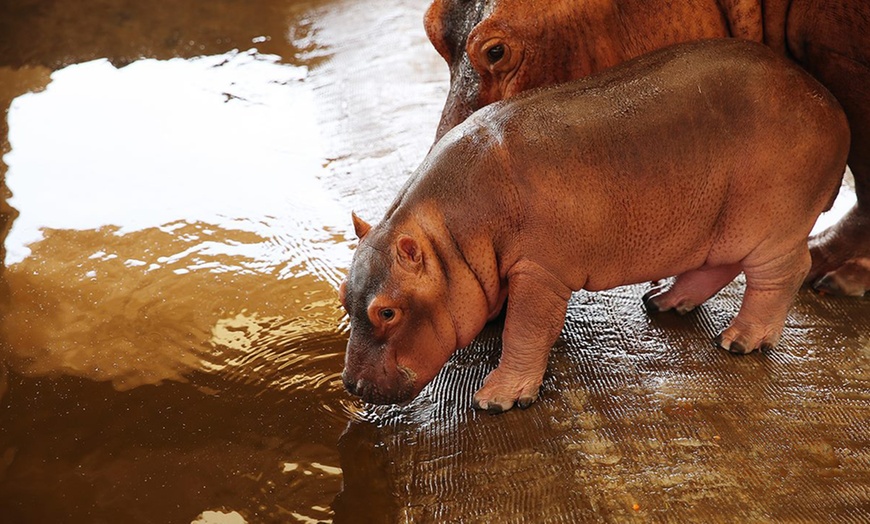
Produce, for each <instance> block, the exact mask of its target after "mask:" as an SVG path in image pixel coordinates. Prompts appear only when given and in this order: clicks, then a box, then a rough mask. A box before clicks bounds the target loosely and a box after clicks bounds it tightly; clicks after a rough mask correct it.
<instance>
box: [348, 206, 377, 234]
mask: <svg viewBox="0 0 870 524" xmlns="http://www.w3.org/2000/svg"><path fill="white" fill-rule="evenodd" d="M350 216H351V218H352V219H353V230H354V232H355V233H356V237H357V238H358V239H360V240H362V239H363V237H364V236H366V234H367V233H368V232H369V229H371V228H372V226H371V224H369V223H368V222H366V221H365V220H363V219H361V218H360V217H358V216H356V213H354V212H353V211H351V212H350Z"/></svg>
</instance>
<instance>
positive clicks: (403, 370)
mask: <svg viewBox="0 0 870 524" xmlns="http://www.w3.org/2000/svg"><path fill="white" fill-rule="evenodd" d="M397 371H398V373H397V374H395V375H394V376H393V377H389V376H382V377H379V379H375V380H369V379H366V378H355V377H352V376H351V375H350V374H348V372H347V368H345V370H344V372H343V373H342V374H341V380H342V382H343V383H344V387H345V389H347V391H348V392H349V393H350V394H351V395H355V396H357V397H360V398H361V399H362V400H364V401H365V402H368V403H370V404H402V403H405V402H408V401H410V400H411V399H413V398H414V397H415V396H416V395H417V393H418V392H417V391H416V390H415V387H414V385H415V378H416V373H414V372H413V371H412V370H411V369H410V368H407V367H405V366H398V367H397ZM390 378H392V379H393V380H390Z"/></svg>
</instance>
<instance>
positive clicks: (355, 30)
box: [0, 0, 870, 523]
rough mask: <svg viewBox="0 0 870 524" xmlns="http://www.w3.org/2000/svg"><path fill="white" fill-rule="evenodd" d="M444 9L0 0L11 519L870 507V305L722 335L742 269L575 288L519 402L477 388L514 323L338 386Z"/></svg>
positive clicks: (3, 335) (576, 514)
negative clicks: (359, 282)
mask: <svg viewBox="0 0 870 524" xmlns="http://www.w3.org/2000/svg"><path fill="white" fill-rule="evenodd" d="M427 4H428V2H427V1H426V0H384V1H372V2H353V1H350V0H335V1H328V0H316V1H300V0H283V1H282V0H257V1H252V2H240V1H236V2H231V1H219V2H193V1H185V2H172V3H169V2H165V3H160V4H157V5H152V4H148V3H142V2H132V1H126V0H87V1H83V2H60V1H49V0H6V1H0V107H2V108H3V109H4V112H5V114H6V118H5V119H0V147H2V153H3V154H4V156H3V163H2V164H0V174H2V175H4V180H5V185H6V187H7V188H8V190H6V189H4V194H3V197H4V198H3V201H2V207H0V217H2V219H0V223H2V224H3V228H2V231H3V236H4V238H5V242H4V243H3V252H2V259H3V261H4V264H3V268H2V279H0V285H2V288H3V289H2V297H3V301H2V318H0V521H2V522H89V523H90V522H161V523H162V522H225V523H237V522H249V523H256V522H317V521H330V520H334V521H336V522H364V521H382V522H393V521H399V522H438V521H458V520H463V521H467V522H487V521H502V520H511V521H526V522H578V521H626V520H637V521H657V522H669V521H673V522H679V521H685V520H697V521H700V520H703V521H722V522H728V521H733V520H734V519H737V520H741V521H769V522H796V521H807V522H821V521H827V520H832V519H833V520H837V521H843V522H850V521H851V522H866V521H868V520H870V422H868V420H870V338H868V328H870V302H868V301H867V300H866V299H864V300H854V299H852V300H839V299H831V298H825V297H818V296H816V295H814V294H812V293H809V292H807V291H802V292H801V294H800V296H799V298H798V302H797V305H796V308H795V311H794V313H793V314H792V316H791V317H790V320H789V324H788V326H787V329H786V333H785V336H784V341H783V344H782V346H781V347H780V348H778V349H777V350H776V351H774V352H772V353H770V354H767V355H752V356H749V357H746V358H735V357H732V356H730V355H726V354H724V353H722V352H718V351H716V350H715V349H713V348H712V347H711V345H710V343H709V338H710V337H711V336H712V335H713V334H715V332H716V331H717V330H720V329H721V328H722V327H723V326H724V324H725V323H727V320H728V318H729V317H730V315H733V314H734V312H735V311H736V308H737V305H738V304H739V291H740V286H741V283H740V282H737V283H736V284H734V285H732V286H731V287H729V288H728V289H727V290H726V291H725V292H723V294H722V295H721V296H720V297H718V298H717V300H716V301H714V302H713V303H711V304H710V305H707V306H705V307H703V308H701V310H700V311H698V312H697V313H694V314H692V315H689V316H687V317H684V318H679V317H671V316H662V317H656V318H652V319H650V318H649V317H647V316H646V315H645V314H644V313H643V312H642V310H641V308H640V306H639V296H640V294H641V293H642V292H643V287H642V286H634V287H629V288H622V289H618V290H614V291H612V292H608V293H601V294H597V295H593V294H585V293H580V294H577V296H575V299H574V300H573V302H572V304H571V308H570V311H569V315H568V321H567V323H566V330H565V333H564V335H563V337H562V340H561V341H560V343H559V346H557V348H556V350H555V351H554V354H553V356H552V358H551V364H550V365H551V367H550V371H549V372H548V375H547V378H546V382H545V387H544V390H543V393H542V399H541V401H539V402H538V403H537V404H536V405H534V406H533V407H532V408H530V409H529V410H526V411H515V412H510V413H508V414H505V415H503V416H499V417H491V416H488V415H485V414H479V413H476V412H474V411H473V410H471V409H470V407H469V406H470V398H471V394H472V393H473V391H474V389H475V388H476V387H477V386H478V385H479V384H480V382H481V380H482V378H483V376H485V374H486V372H487V371H488V370H489V369H491V368H492V366H494V365H495V362H496V361H497V357H498V353H497V348H498V326H492V327H490V328H488V330H487V331H486V332H485V333H484V334H483V335H482V336H481V337H480V338H479V339H478V341H476V342H475V343H474V344H473V345H472V346H471V347H469V348H467V349H466V350H463V351H461V352H460V353H459V354H457V356H456V358H455V359H453V360H452V361H451V362H450V363H449V365H448V366H447V368H446V369H445V371H444V373H442V374H441V375H439V377H438V378H437V379H436V381H435V382H434V383H433V384H432V387H430V388H427V390H425V391H424V392H423V394H421V396H420V397H419V398H418V399H417V400H416V401H414V402H413V403H411V404H410V405H409V406H406V407H403V408H378V409H370V408H367V407H365V406H363V405H362V404H359V403H356V402H354V401H353V400H351V399H350V398H349V397H348V395H347V394H346V393H345V392H344V391H343V388H342V386H341V381H340V379H339V374H340V372H341V367H342V361H343V351H344V345H345V343H346V327H347V326H346V322H345V320H344V319H343V315H342V311H341V310H340V308H339V306H338V302H337V300H336V293H335V289H336V288H337V286H338V283H339V282H340V280H341V278H342V276H343V273H344V269H345V268H346V267H347V264H348V262H349V260H350V255H351V253H352V248H353V246H354V241H353V235H352V231H351V228H350V211H351V210H356V211H357V213H359V214H360V215H361V216H363V217H365V218H368V219H370V220H377V219H378V217H379V216H380V215H381V214H382V213H383V211H384V209H385V208H386V206H387V205H388V204H389V202H390V201H391V200H392V198H393V195H394V194H395V193H396V191H397V190H398V188H399V187H400V186H401V185H402V183H403V182H404V180H405V179H406V177H407V176H408V174H409V173H410V171H411V170H412V169H413V168H414V167H415V166H416V165H417V164H418V163H419V161H420V160H421V159H422V158H423V156H424V155H425V153H426V151H427V149H428V147H429V145H430V144H431V139H432V137H433V136H434V132H435V125H436V123H437V118H438V115H439V113H440V109H441V104H442V103H443V100H444V97H445V95H446V88H447V71H446V66H445V65H444V64H443V63H442V61H441V59H440V58H439V57H438V56H437V54H436V53H435V52H434V50H432V49H431V46H430V45H429V44H428V42H427V41H426V38H425V35H424V32H423V28H422V16H423V12H424V10H425V8H426V7H427ZM850 199H851V200H853V199H854V198H853V196H852V193H850V190H849V189H848V187H847V188H845V189H844V191H843V194H842V195H841V199H840V201H839V205H838V208H837V210H835V211H834V212H833V214H834V215H835V214H836V213H838V212H841V211H842V209H843V208H844V206H848V205H849V203H850ZM828 220H830V217H829V218H828Z"/></svg>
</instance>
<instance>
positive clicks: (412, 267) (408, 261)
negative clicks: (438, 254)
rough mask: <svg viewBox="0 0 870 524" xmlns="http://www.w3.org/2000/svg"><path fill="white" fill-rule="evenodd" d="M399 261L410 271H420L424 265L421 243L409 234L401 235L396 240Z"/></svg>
mask: <svg viewBox="0 0 870 524" xmlns="http://www.w3.org/2000/svg"><path fill="white" fill-rule="evenodd" d="M396 253H397V254H398V257H399V262H400V263H401V264H402V266H403V267H404V268H405V269H407V270H409V271H415V272H416V271H419V270H420V269H421V268H422V266H423V251H422V250H421V249H420V244H419V243H418V242H417V241H416V240H414V239H413V238H412V237H410V236H408V235H399V238H398V239H397V240H396Z"/></svg>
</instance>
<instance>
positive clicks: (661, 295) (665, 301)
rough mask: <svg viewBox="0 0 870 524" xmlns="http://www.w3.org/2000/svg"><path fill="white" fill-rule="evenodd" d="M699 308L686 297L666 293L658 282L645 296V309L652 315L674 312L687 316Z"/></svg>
mask: <svg viewBox="0 0 870 524" xmlns="http://www.w3.org/2000/svg"><path fill="white" fill-rule="evenodd" d="M697 306H698V305H697V304H695V303H694V302H691V301H689V300H688V299H687V298H686V297H678V296H676V295H675V294H674V293H671V292H669V291H666V290H665V287H664V286H663V285H661V284H660V283H658V282H654V283H653V287H652V288H651V289H650V290H649V291H647V292H646V293H644V294H643V307H644V308H646V310H647V312H648V313H652V314H655V313H661V312H663V311H671V310H674V311H676V312H677V313H679V314H681V315H685V314H686V313H688V312H690V311H692V310H693V309H695V308H696V307H697Z"/></svg>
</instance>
